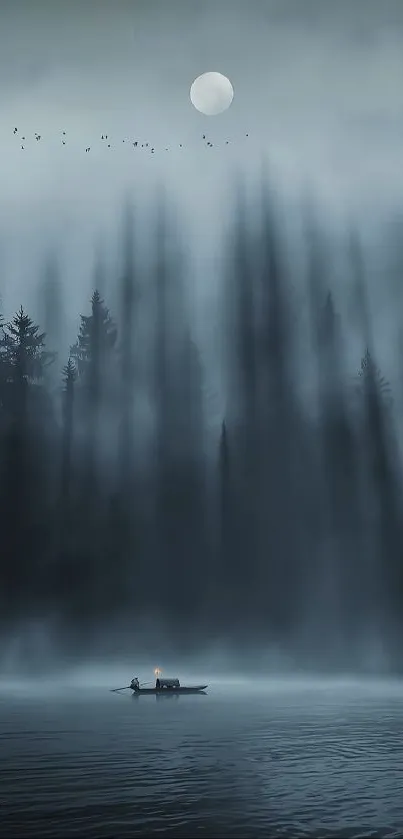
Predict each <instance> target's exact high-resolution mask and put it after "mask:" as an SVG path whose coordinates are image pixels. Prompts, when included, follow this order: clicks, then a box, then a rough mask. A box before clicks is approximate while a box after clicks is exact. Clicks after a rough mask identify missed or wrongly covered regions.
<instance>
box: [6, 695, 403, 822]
mask: <svg viewBox="0 0 403 839" xmlns="http://www.w3.org/2000/svg"><path fill="white" fill-rule="evenodd" d="M269 834H270V835H274V836H287V837H290V836H309V837H319V836H323V837H325V836H335V835H337V836H339V837H340V836H345V837H355V836H380V837H381V836H383V837H392V836H396V837H397V836H402V835H403V686H402V685H401V684H399V683H398V682H389V683H387V682H384V683H382V682H379V683H375V682H363V683H360V684H358V683H356V684H354V683H349V682H344V683H343V682H337V681H333V682H316V683H315V682H308V683H303V682H297V681H291V680H289V681H287V680H284V681H276V682H272V683H271V682H260V683H259V684H257V685H256V686H255V687H254V688H253V689H247V688H246V686H245V685H242V684H236V685H232V686H231V685H230V684H229V683H227V684H219V683H213V684H211V686H210V688H209V694H208V695H207V696H180V697H179V698H174V697H169V698H156V697H155V696H149V697H146V696H143V697H140V698H133V697H132V696H131V694H129V693H126V694H125V693H123V694H113V693H109V692H108V690H107V689H106V688H104V689H102V690H100V689H99V690H98V692H95V691H90V690H89V689H84V688H82V689H79V688H78V687H75V688H74V687H71V686H70V688H69V687H65V688H63V690H62V689H60V688H59V689H58V690H56V689H55V690H51V691H50V693H49V692H48V693H46V692H45V691H42V694H41V692H40V691H38V690H35V691H32V692H30V691H29V690H28V689H25V690H17V689H12V688H10V686H7V685H5V686H4V685H3V687H1V688H0V835H1V836H4V837H6V836H7V837H13V836H15V837H17V836H18V837H20V838H22V839H23V837H51V836H52V837H53V836H54V837H56V836H59V837H60V836H63V837H68V836H80V837H94V839H95V837H117V838H118V837H125V836H127V837H129V836H153V835H156V836H157V835H163V836H168V837H169V836H175V837H180V836H183V837H185V836H186V837H190V836H197V835H200V836H205V837H210V836H211V837H228V836H235V837H252V836H253V837H267V836H268V835H269Z"/></svg>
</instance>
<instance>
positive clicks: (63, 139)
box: [13, 128, 249, 154]
mask: <svg viewBox="0 0 403 839" xmlns="http://www.w3.org/2000/svg"><path fill="white" fill-rule="evenodd" d="M13 134H14V136H15V137H17V138H18V140H19V141H20V143H21V149H22V151H24V149H25V145H24V144H25V142H26V139H27V137H26V136H25V135H20V133H19V131H18V128H14V131H13ZM245 137H249V134H245ZM34 138H35V140H36V142H39V141H40V140H42V135H41V134H37V133H36V132H35V133H34ZM100 139H101V142H103V143H104V144H105V145H106V146H107V148H108V149H111V148H112V143H111V142H110V141H109V136H108V134H102V135H101V138H100ZM60 140H61V144H62V145H63V146H65V145H66V144H67V135H66V132H65V131H62V132H61V135H60ZM202 140H203V143H204V145H205V146H206V147H207V148H213V145H214V144H213V143H212V142H211V141H210V140H209V139H208V138H207V135H206V134H203V135H202ZM122 143H127V144H128V145H130V144H131V145H132V147H133V148H135V149H136V148H142V149H148V151H149V152H150V154H155V146H150V143H140V142H139V140H128V139H126V140H122ZM229 144H230V141H229V140H225V145H226V146H228V145H229ZM178 147H179V148H180V149H181V148H183V143H179V145H178ZM170 148H172V147H170V146H165V151H170ZM84 151H85V152H86V154H88V152H90V151H91V146H86V147H85V149H84Z"/></svg>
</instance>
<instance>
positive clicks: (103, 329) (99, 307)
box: [70, 290, 117, 380]
mask: <svg viewBox="0 0 403 839" xmlns="http://www.w3.org/2000/svg"><path fill="white" fill-rule="evenodd" d="M80 320H81V323H80V329H79V333H78V338H77V341H76V343H75V344H74V345H73V346H72V347H71V350H70V356H71V358H72V360H73V361H74V362H75V364H76V368H77V374H78V380H80V379H81V380H82V379H83V378H84V377H85V376H86V375H88V379H89V380H91V379H93V375H91V372H90V371H91V368H93V367H94V366H96V365H97V364H102V362H103V361H104V359H105V357H106V356H108V354H110V353H112V352H113V350H114V348H115V345H116V341H117V329H116V326H115V324H114V321H113V319H112V317H111V315H110V312H109V309H108V307H107V306H106V305H105V303H104V301H103V299H102V297H101V295H100V293H99V291H97V290H95V291H94V293H93V295H92V298H91V314H90V315H80Z"/></svg>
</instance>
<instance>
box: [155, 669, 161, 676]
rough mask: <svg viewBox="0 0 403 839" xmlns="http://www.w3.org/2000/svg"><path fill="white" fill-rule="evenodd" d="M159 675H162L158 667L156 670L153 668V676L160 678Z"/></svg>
mask: <svg viewBox="0 0 403 839" xmlns="http://www.w3.org/2000/svg"><path fill="white" fill-rule="evenodd" d="M161 673H162V670H160V668H159V667H156V668H155V670H154V675H155V676H160V675H161Z"/></svg>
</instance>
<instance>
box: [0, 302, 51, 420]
mask: <svg viewBox="0 0 403 839" xmlns="http://www.w3.org/2000/svg"><path fill="white" fill-rule="evenodd" d="M2 330H3V335H2V337H1V338H0V358H1V364H2V365H4V366H3V370H4V371H5V387H4V402H5V406H6V410H8V411H9V414H10V417H12V418H13V420H15V421H16V422H22V423H25V422H26V420H27V416H28V414H27V412H28V399H29V396H32V397H35V396H37V397H39V396H40V394H43V393H44V391H43V388H41V384H42V382H43V379H44V376H45V372H46V369H47V367H48V366H49V365H50V364H52V363H53V362H54V360H55V353H52V352H49V351H48V350H47V349H46V348H45V333H44V332H39V326H37V325H36V324H34V323H33V321H32V320H31V318H30V317H29V315H27V314H26V313H25V312H24V310H23V308H22V306H21V308H20V309H19V311H18V312H17V314H15V315H14V317H13V319H12V321H11V322H10V323H8V324H7V325H6V326H3V327H2ZM37 401H38V403H39V405H41V401H40V399H39V398H38V399H37ZM32 407H33V408H35V403H34V402H33V403H32ZM42 407H43V405H42Z"/></svg>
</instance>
